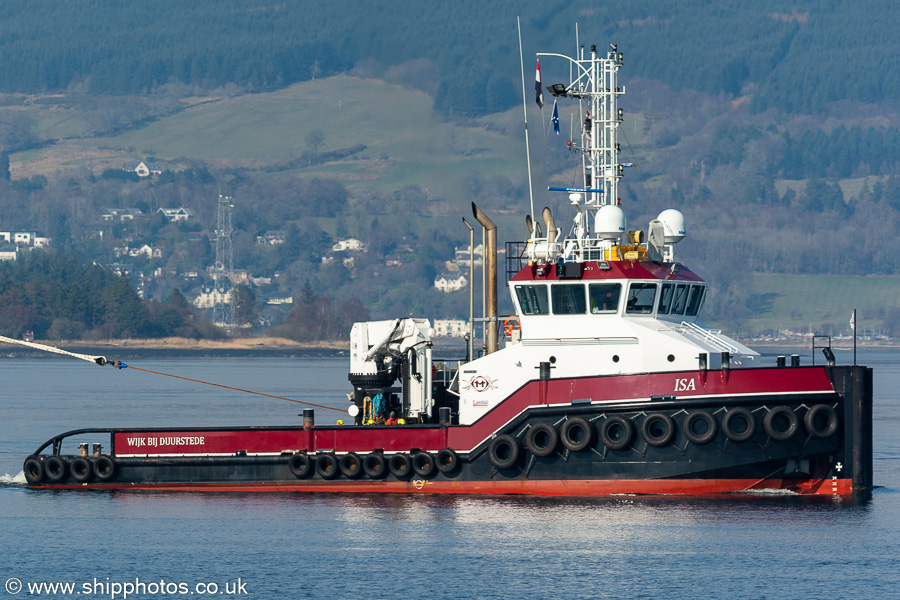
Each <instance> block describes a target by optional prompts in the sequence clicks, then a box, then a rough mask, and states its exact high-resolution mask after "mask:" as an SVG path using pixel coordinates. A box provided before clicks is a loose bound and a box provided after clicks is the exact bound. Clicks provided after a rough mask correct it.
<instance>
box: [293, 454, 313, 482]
mask: <svg viewBox="0 0 900 600" xmlns="http://www.w3.org/2000/svg"><path fill="white" fill-rule="evenodd" d="M288 469H290V471H291V475H293V476H294V477H296V478H297V479H305V478H307V477H309V476H310V475H312V472H313V463H312V461H311V460H310V459H309V456H307V455H306V454H304V453H302V452H297V453H296V454H293V455H291V457H290V458H289V459H288Z"/></svg>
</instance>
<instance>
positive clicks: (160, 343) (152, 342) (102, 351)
mask: <svg viewBox="0 0 900 600" xmlns="http://www.w3.org/2000/svg"><path fill="white" fill-rule="evenodd" d="M738 341H740V342H741V343H742V344H745V345H747V346H748V347H750V348H753V349H756V350H759V351H763V352H764V351H767V350H768V351H772V350H794V351H802V352H811V351H812V346H811V344H810V342H808V341H804V342H803V343H801V342H799V341H795V342H791V341H788V340H784V341H751V340H743V339H739V340H738ZM847 341H848V340H840V343H839V344H835V343H834V341H832V349H834V350H837V351H842V352H843V351H849V350H852V349H853V345H852V340H851V341H850V342H849V344H845V342H847ZM456 342H457V340H455V339H454V340H453V341H450V340H449V339H448V340H440V341H438V343H436V344H435V347H436V349H438V350H453V351H461V352H462V353H465V348H464V346H463V345H462V343H459V344H458V343H456ZM459 342H462V340H459ZM37 343H40V344H44V345H47V346H52V347H54V348H60V349H63V350H69V351H71V352H77V353H79V354H88V355H91V356H103V357H105V358H106V359H107V360H110V361H115V360H124V359H132V358H135V357H139V358H150V357H154V356H156V357H159V358H177V357H189V356H193V357H204V356H223V357H228V356H241V357H273V358H274V357H284V358H290V357H340V356H347V354H348V352H349V348H348V342H346V341H335V340H331V341H321V342H296V341H294V340H289V339H286V338H275V337H254V338H234V339H228V340H194V339H189V338H160V339H118V340H106V341H96V340H38V341H37ZM857 348H858V349H868V350H873V349H886V350H889V349H897V348H900V342H893V341H891V342H886V341H883V340H877V341H876V340H866V341H858V342H857ZM4 356H5V357H11V358H13V357H22V356H28V357H41V356H43V357H47V358H52V357H59V356H60V355H58V354H54V353H50V352H46V351H42V350H39V349H36V348H29V347H27V346H19V345H15V344H10V343H0V357H4Z"/></svg>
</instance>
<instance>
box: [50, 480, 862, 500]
mask: <svg viewBox="0 0 900 600" xmlns="http://www.w3.org/2000/svg"><path fill="white" fill-rule="evenodd" d="M34 487H35V488H38V489H54V490H59V489H91V490H156V491H179V492H201V491H202V492H346V493H367V492H368V493H380V494H384V493H400V494H407V493H415V492H421V493H426V494H476V495H505V494H516V495H529V496H610V495H616V494H640V495H690V496H697V495H709V494H724V493H741V492H753V491H761V490H785V491H790V492H794V493H796V494H799V495H803V496H850V495H852V493H853V483H852V481H851V480H850V479H824V480H823V479H809V480H796V479H792V480H784V479H762V480H759V479H667V480H653V479H649V480H642V479H615V480H605V481H596V480H594V481H590V480H557V481H519V480H505V481H423V480H415V479H414V480H412V481H371V480H369V481H340V482H337V481H298V482H296V483H249V482H248V483H184V484H125V485H123V484H108V485H102V484H89V485H83V486H81V485H54V486H34Z"/></svg>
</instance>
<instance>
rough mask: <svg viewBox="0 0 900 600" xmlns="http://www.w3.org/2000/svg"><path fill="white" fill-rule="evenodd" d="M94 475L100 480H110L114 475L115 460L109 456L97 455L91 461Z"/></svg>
mask: <svg viewBox="0 0 900 600" xmlns="http://www.w3.org/2000/svg"><path fill="white" fill-rule="evenodd" d="M91 468H92V469H93V470H94V477H96V478H97V479H99V480H100V481H110V480H111V479H112V478H113V477H115V476H116V461H114V460H113V459H112V458H110V457H109V456H98V457H96V458H95V459H94V460H92V461H91Z"/></svg>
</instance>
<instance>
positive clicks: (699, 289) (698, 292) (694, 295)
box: [684, 285, 706, 317]
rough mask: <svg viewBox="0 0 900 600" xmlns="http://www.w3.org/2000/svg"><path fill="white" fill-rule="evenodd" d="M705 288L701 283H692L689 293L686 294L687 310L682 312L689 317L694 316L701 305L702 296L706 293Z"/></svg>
mask: <svg viewBox="0 0 900 600" xmlns="http://www.w3.org/2000/svg"><path fill="white" fill-rule="evenodd" d="M705 292H706V288H705V287H704V286H702V285H692V286H691V293H690V295H689V296H688V303H687V310H686V311H685V312H684V314H686V315H687V316H689V317H696V316H697V314H698V313H699V312H700V307H701V306H703V297H704V296H705V295H706V294H705Z"/></svg>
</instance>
